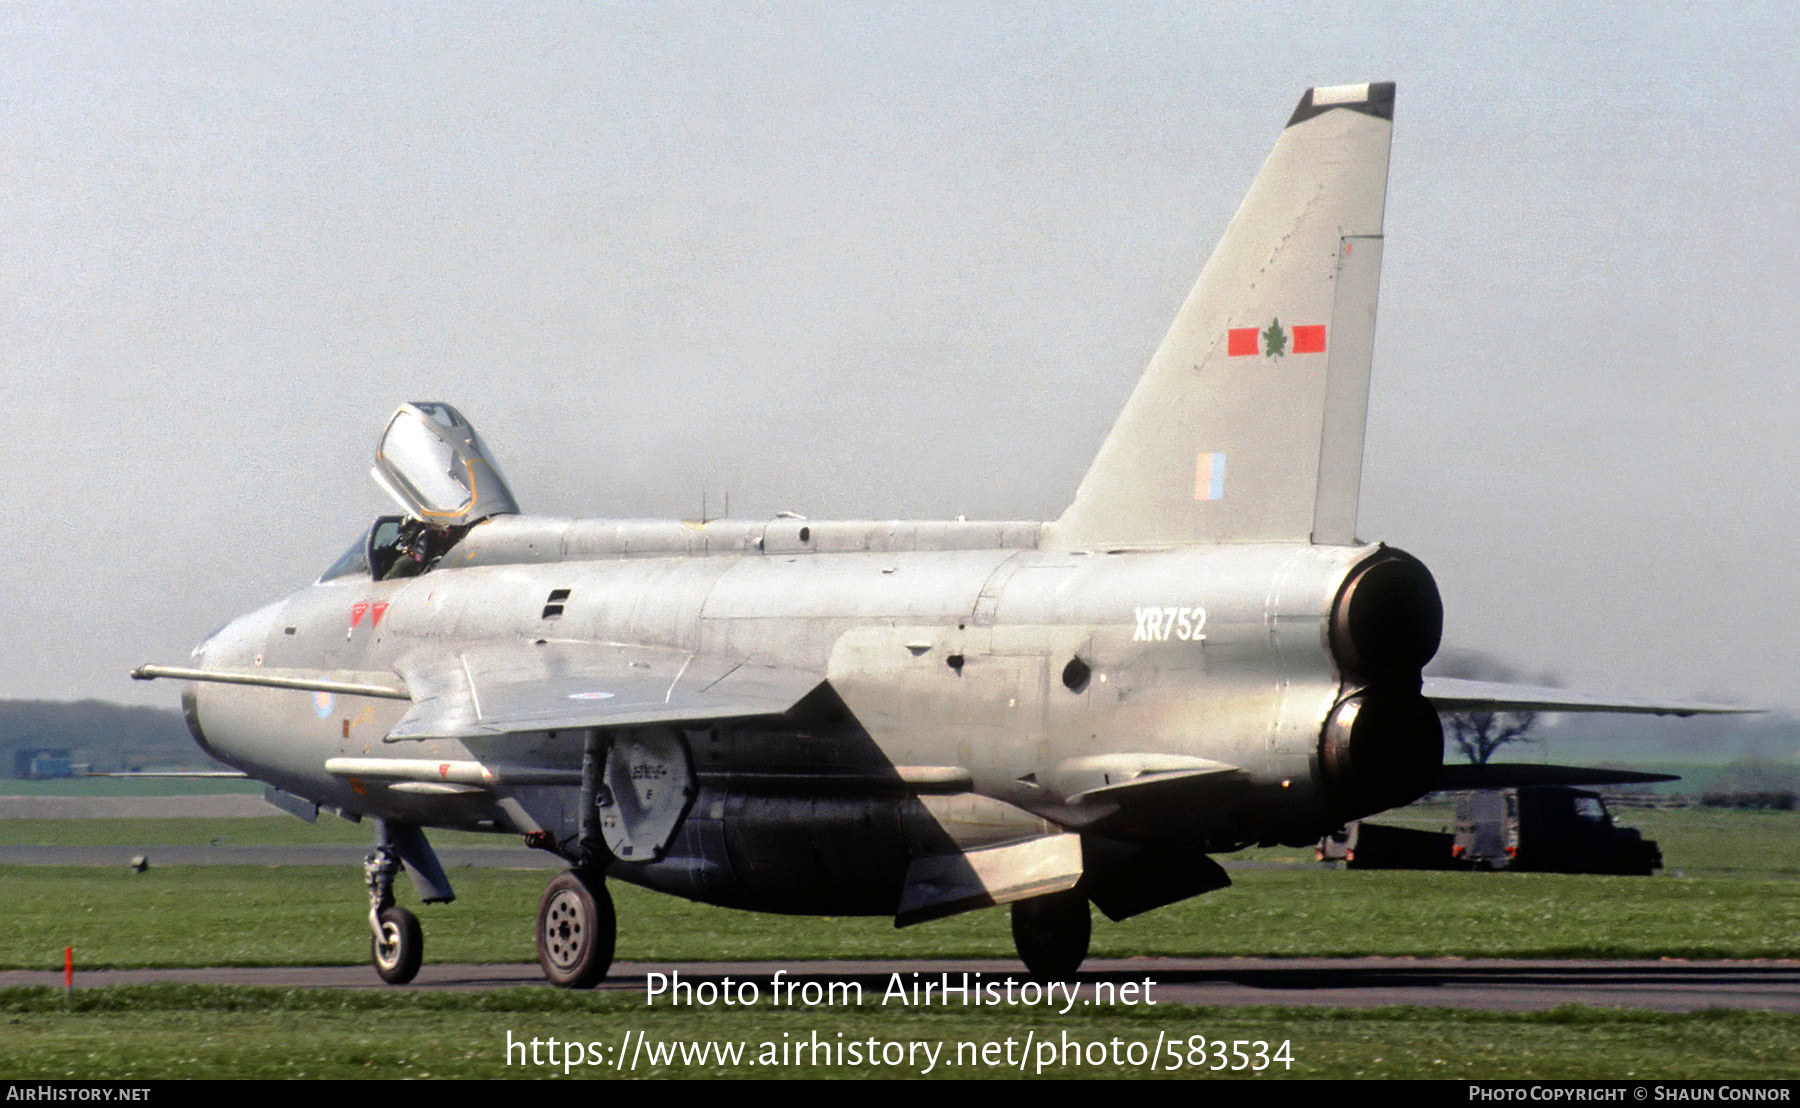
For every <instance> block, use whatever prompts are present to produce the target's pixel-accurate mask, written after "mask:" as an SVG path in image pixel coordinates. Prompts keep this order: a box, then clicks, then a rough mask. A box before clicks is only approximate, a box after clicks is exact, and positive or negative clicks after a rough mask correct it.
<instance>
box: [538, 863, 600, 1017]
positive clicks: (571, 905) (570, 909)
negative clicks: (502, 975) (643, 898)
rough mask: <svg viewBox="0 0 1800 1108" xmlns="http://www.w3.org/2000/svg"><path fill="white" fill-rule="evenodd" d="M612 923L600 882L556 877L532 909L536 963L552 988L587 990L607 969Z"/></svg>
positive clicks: (569, 874)
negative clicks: (534, 909)
mask: <svg viewBox="0 0 1800 1108" xmlns="http://www.w3.org/2000/svg"><path fill="white" fill-rule="evenodd" d="M617 938H618V923H617V920H616V919H615V917H614V915H613V903H612V896H611V894H609V893H608V892H607V891H606V882H605V881H604V880H603V879H601V878H599V877H590V876H588V875H587V874H584V873H583V872H582V871H580V870H573V869H572V870H567V871H565V872H563V873H561V874H558V875H557V877H556V879H555V880H554V881H552V882H550V887H549V888H547V889H545V890H544V899H543V901H542V902H540V903H539V904H538V916H537V949H538V963H539V964H540V965H542V966H543V967H544V976H545V977H547V978H549V979H550V983H551V984H552V985H556V986H558V987H560V988H564V989H591V988H593V987H594V986H595V985H598V984H599V983H600V982H601V981H602V980H603V979H604V978H605V977H606V971H607V970H609V969H611V968H612V960H613V944H614V942H615V941H616V940H617Z"/></svg>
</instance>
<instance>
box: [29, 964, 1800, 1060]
mask: <svg viewBox="0 0 1800 1108" xmlns="http://www.w3.org/2000/svg"><path fill="white" fill-rule="evenodd" d="M0 1019H3V1020H5V1022H6V1033H5V1035H4V1036H0V1078H8V1077H31V1078H58V1077H67V1078H80V1079H95V1078H133V1077H195V1078H220V1077H229V1078H245V1077H249V1078H260V1079H271V1078H274V1079H298V1078H345V1077H378V1078H398V1077H421V1078H422V1077H521V1076H530V1077H560V1076H563V1072H564V1071H563V1067H562V1066H560V1065H548V1064H540V1065H532V1064H531V1058H530V1055H529V1054H528V1053H527V1052H526V1051H525V1049H523V1048H522V1047H521V1048H515V1049H513V1050H512V1051H511V1052H510V1054H509V1051H508V1049H507V1044H508V1041H509V1036H510V1041H512V1042H514V1043H519V1044H526V1043H529V1041H530V1040H532V1039H539V1040H552V1039H554V1040H557V1041H558V1043H559V1046H560V1044H562V1043H578V1044H582V1046H581V1047H580V1048H578V1050H576V1051H574V1052H571V1053H573V1054H574V1055H575V1056H576V1057H579V1058H580V1059H581V1060H582V1061H583V1063H584V1065H582V1066H579V1067H574V1068H572V1069H571V1070H570V1071H569V1075H570V1076H579V1077H608V1078H610V1077H619V1076H635V1077H669V1076H673V1077H709V1076H725V1077H781V1078H791V1077H871V1076H874V1077H903V1078H904V1077H912V1076H917V1075H921V1074H925V1073H926V1072H927V1071H926V1067H927V1065H933V1068H932V1069H930V1071H929V1076H933V1077H999V1078H1008V1077H1020V1076H1044V1077H1086V1078H1118V1077H1127V1078H1136V1077H1157V1076H1173V1077H1238V1078H1252V1077H1254V1079H1257V1080H1272V1079H1278V1078H1330V1077H1337V1078H1361V1077H1386V1078H1393V1077H1402V1078H1418V1077H1426V1078H1503V1077H1512V1078H1519V1077H1530V1078H1535V1079H1550V1078H1568V1077H1589V1078H1592V1077H1611V1078H1639V1079H1643V1078H1660V1079H1677V1078H1707V1079H1712V1080H1720V1079H1726V1078H1739V1079H1746V1078H1765V1079H1767V1078H1786V1079H1792V1078H1793V1077H1794V1076H1795V1075H1796V1073H1800V1066H1797V1064H1796V1061H1795V1058H1796V1053H1795V1044H1796V1042H1800V1017H1796V1016H1791V1015H1776V1014H1767V1013H1756V1012H1710V1013H1695V1014H1691V1015H1690V1014H1665V1013H1643V1012H1604V1011H1597V1010H1593V1009H1581V1008H1562V1009H1556V1010H1553V1011H1550V1012H1540V1013H1523V1014H1521V1013H1496V1012H1458V1011H1446V1010H1442V1009H1426V1008H1387V1009H1371V1010H1360V1011H1348V1012H1346V1011H1331V1010H1293V1009H1276V1008H1192V1007H1176V1006H1170V1005H1159V1006H1157V1007H1154V1008H1150V1007H1119V1008H1116V1009H1085V1010H1083V1009H1076V1010H1074V1011H1071V1012H1070V1013H1069V1014H1067V1015H1060V1014H1056V1013H1054V1012H1037V1011H1031V1010H1025V1011H1020V1010H1017V1009H1009V1010H1008V1011H1006V1012H1005V1013H1004V1014H1003V1015H1001V1016H998V1017H996V1016H995V1015H993V1014H990V1013H985V1012H981V1011H980V1010H973V1011H972V1010H969V1009H964V1008H954V1007H952V1008H931V1009H910V1010H901V1011H896V1010H892V1009H889V1008H884V1007H882V1006H880V1005H879V1004H875V1003H864V1004H863V1005H861V1006H859V1007H848V1006H839V1007H833V1008H829V1009H825V1008H809V1007H788V1008H775V1007H773V1006H771V1005H769V1004H767V1003H764V1004H762V1005H759V1006H757V1007H753V1008H737V1009H726V1008H712V1009H701V1008H660V1009H651V1008H647V1007H646V1006H645V1004H644V1002H643V1000H642V999H641V998H640V997H638V996H636V995H626V994H619V993H604V994H572V993H566V992H557V991H554V990H550V989H506V990H499V991H495V992H490V993H482V994H442V993H438V994H418V993H387V992H374V991H370V992H352V991H342V990H336V991H334V990H310V991H308V990H294V991H283V990H279V989H250V988H220V987H209V986H143V987H125V988H118V989H108V990H100V991H96V992H91V993H77V994H76V996H75V997H74V998H73V999H72V1000H65V999H64V997H63V996H62V994H61V993H60V991H57V990H50V989H9V990H0ZM640 1036H642V1037H643V1040H647V1044H648V1045H647V1046H646V1047H645V1048H644V1049H641V1050H639V1051H635V1052H634V1051H632V1050H631V1049H630V1044H631V1042H632V1041H633V1040H637V1039H638V1038H639V1037H640ZM815 1037H817V1038H818V1039H820V1040H823V1042H824V1043H825V1044H826V1045H827V1047H828V1048H830V1049H831V1050H832V1051H833V1053H830V1054H827V1055H825V1056H824V1057H823V1058H818V1057H807V1056H806V1055H805V1054H802V1053H800V1052H797V1051H796V1050H795V1049H794V1048H795V1045H796V1044H798V1043H806V1042H809V1041H812V1040H813V1039H814V1038H815ZM1196 1039H1198V1040H1199V1041H1200V1043H1201V1044H1202V1045H1201V1047H1200V1051H1201V1053H1196V1048H1195V1041H1196ZM1159 1040H1160V1042H1161V1044H1162V1046H1161V1048H1160V1049H1159V1048H1158V1043H1159ZM640 1041H641V1040H640ZM1234 1041H1241V1042H1243V1044H1244V1046H1243V1048H1242V1049H1243V1051H1244V1053H1243V1055H1242V1056H1241V1058H1234V1057H1233V1056H1232V1054H1231V1050H1230V1046H1229V1045H1226V1047H1225V1049H1224V1050H1223V1051H1220V1050H1218V1049H1216V1046H1215V1044H1220V1043H1223V1044H1231V1043H1233V1042H1234ZM1009 1042H1010V1046H1009ZM1284 1042H1285V1043H1286V1044H1287V1049H1286V1051H1285V1052H1283V1051H1282V1050H1281V1044H1282V1043H1284ZM1257 1043H1262V1044H1267V1045H1266V1046H1265V1047H1264V1048H1263V1051H1262V1058H1258V1057H1257V1056H1256V1052H1257V1047H1256V1045H1255V1044H1257ZM589 1044H591V1046H589ZM674 1044H686V1048H687V1049H688V1050H690V1051H693V1050H695V1049H704V1050H706V1051H707V1055H706V1057H705V1058H694V1057H692V1055H691V1054H690V1056H689V1057H687V1058H685V1059H684V1058H683V1057H682V1056H681V1054H680V1053H679V1048H677V1047H675V1045H674ZM729 1044H737V1045H738V1046H740V1047H742V1048H743V1049H744V1050H745V1051H746V1053H745V1054H744V1055H743V1056H741V1057H740V1058H739V1059H738V1060H737V1061H736V1062H735V1063H733V1062H731V1061H721V1059H720V1057H719V1054H718V1051H719V1048H720V1047H722V1046H723V1047H726V1048H727V1049H729ZM852 1044H855V1045H856V1047H857V1048H858V1049H859V1050H861V1051H862V1052H864V1053H865V1054H866V1053H868V1052H869V1051H870V1050H871V1049H874V1050H879V1051H883V1052H887V1053H888V1054H889V1056H890V1058H891V1059H892V1061H893V1063H894V1064H891V1065H881V1064H877V1065H869V1064H866V1063H862V1064H859V1063H858V1062H857V1061H856V1060H855V1059H854V1058H853V1057H852V1056H851V1055H849V1053H848V1051H849V1049H850V1047H851V1045H852ZM864 1044H869V1045H864ZM915 1044H916V1045H915ZM783 1047H786V1048H787V1050H788V1055H787V1057H786V1059H784V1058H783V1057H782V1054H781V1050H782V1048H783ZM984 1047H985V1048H986V1049H987V1050H988V1051H989V1059H990V1061H988V1063H987V1064H983V1060H982V1055H981V1051H982V1049H983V1048H984ZM659 1048H660V1050H661V1051H672V1052H673V1053H672V1054H670V1055H664V1060H663V1061H660V1062H657V1061H653V1060H652V1058H653V1054H654V1053H657V1052H659ZM933 1049H935V1051H936V1052H937V1053H936V1055H935V1064H934V1056H933V1055H932V1054H931V1053H929V1051H931V1050H933ZM959 1049H960V1050H961V1057H962V1064H960V1065H959V1064H956V1059H957V1052H958V1051H959ZM839 1051H841V1052H842V1053H837V1052H839ZM1009 1053H1010V1061H1011V1062H1013V1063H1014V1064H1008V1063H1009ZM1282 1054H1285V1057H1286V1058H1287V1059H1288V1060H1289V1061H1288V1062H1287V1063H1286V1064H1283V1062H1281V1061H1278V1060H1276V1059H1277V1058H1278V1057H1279V1056H1281V1055H1282ZM621 1055H625V1056H626V1058H627V1062H626V1063H621V1062H620V1061H619V1058H620V1056H621ZM909 1055H910V1056H909ZM564 1056H566V1055H565V1054H564V1052H563V1051H561V1050H559V1051H558V1054H557V1057H558V1059H559V1060H560V1059H561V1058H562V1057H564ZM538 1057H539V1060H540V1062H543V1063H548V1062H549V1059H550V1055H549V1053H548V1047H544V1048H542V1049H540V1052H539V1055H538ZM759 1059H763V1060H764V1061H762V1063H761V1064H759V1061H758V1060H759ZM590 1060H591V1061H593V1062H597V1063H599V1064H595V1065H589V1064H585V1063H589V1062H590ZM509 1061H510V1064H509ZM1259 1062H1260V1063H1261V1066H1260V1069H1261V1072H1260V1073H1256V1072H1255V1071H1254V1067H1258V1064H1259ZM784 1063H785V1064H784ZM1177 1063H1178V1064H1180V1066H1181V1068H1180V1069H1179V1070H1172V1069H1171V1066H1172V1065H1174V1064H1177ZM626 1065H630V1068H629V1069H627V1068H625V1066H626ZM1215 1066H1217V1067H1219V1070H1218V1071H1215V1070H1214V1069H1213V1067H1215ZM1234 1066H1237V1067H1239V1068H1238V1070H1237V1071H1236V1072H1233V1068H1232V1067H1234ZM1040 1067H1041V1068H1040Z"/></svg>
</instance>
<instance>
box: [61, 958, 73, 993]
mask: <svg viewBox="0 0 1800 1108" xmlns="http://www.w3.org/2000/svg"><path fill="white" fill-rule="evenodd" d="M63 992H65V993H68V994H69V995H71V996H73V995H74V994H75V948H74V947H72V946H65V947H63Z"/></svg>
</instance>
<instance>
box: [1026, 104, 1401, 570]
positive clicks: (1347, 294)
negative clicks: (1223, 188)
mask: <svg viewBox="0 0 1800 1108" xmlns="http://www.w3.org/2000/svg"><path fill="white" fill-rule="evenodd" d="M1393 118H1394V86H1393V85H1392V84H1391V83H1383V84H1369V85H1341V86H1338V87H1335V88H1315V89H1309V90H1308V91H1307V93H1306V95H1304V96H1302V97H1301V98H1300V106H1299V107H1298V108H1296V109H1295V110H1294V115H1293V118H1291V119H1289V120H1288V124H1287V128H1286V130H1284V131H1283V132H1282V133H1281V138H1280V139H1279V140H1278V141H1277V142H1276V143H1275V150H1274V152H1273V153H1271V154H1270V155H1269V160H1268V161H1267V162H1265V163H1264V164H1263V168H1262V172H1261V173H1260V174H1258V175H1257V178H1256V183H1255V184H1253V185H1251V186H1250V193H1249V195H1248V196H1247V197H1245V199H1244V203H1243V206H1242V207H1240V208H1239V209H1238V212H1237V215H1236V217H1235V218H1233V219H1232V221H1231V226H1230V227H1229V228H1227V229H1226V231H1225V237H1224V238H1223V239H1222V240H1220V242H1219V246H1218V248H1217V249H1216V250H1214V251H1213V256H1212V259H1211V260H1210V261H1208V262H1207V263H1206V268H1205V269H1204V270H1203V271H1202V272H1201V274H1200V280H1199V282H1198V283H1197V284H1196V285H1195V286H1194V290H1193V291H1192V292H1191V293H1189V294H1188V298H1187V302H1186V303H1185V304H1183V305H1182V307H1181V312H1180V314H1178V315H1177V316H1176V317H1175V322H1174V324H1173V325H1171V326H1170V328H1169V333H1168V334H1167V335H1166V336H1165V337H1164V338H1163V341H1162V345H1161V346H1160V347H1159V348H1158V349H1157V351H1156V354H1155V356H1154V357H1152V358H1151V359H1150V367H1149V368H1148V369H1147V370H1145V372H1144V376H1143V378H1142V379H1141V380H1140V381H1139V382H1138V385H1137V389H1136V390H1135V391H1134V392H1133V393H1132V394H1131V399H1130V400H1129V401H1128V402H1127V403H1126V405H1125V411H1124V412H1123V413H1122V414H1121V415H1120V416H1119V420H1118V422H1117V423H1115V424H1114V425H1113V429H1112V431H1111V433H1110V434H1108V435H1107V437H1106V442H1105V443H1104V444H1103V445H1102V446H1101V448H1100V454H1099V456H1098V457H1097V458H1096V459H1095V460H1094V464H1093V467H1092V468H1091V469H1089V470H1088V473H1087V476H1086V477H1085V478H1083V479H1082V482H1081V487H1080V488H1079V489H1078V490H1076V493H1075V501H1074V503H1072V504H1071V505H1070V506H1069V508H1068V510H1067V511H1065V512H1064V513H1063V515H1062V518H1061V519H1059V520H1057V521H1056V523H1055V524H1053V525H1052V526H1051V528H1050V530H1049V533H1048V534H1047V536H1046V538H1047V539H1048V540H1049V541H1050V542H1052V543H1054V544H1055V545H1057V546H1061V547H1097V546H1113V547H1120V546H1164V545H1171V544H1179V543H1194V542H1277V541H1281V542H1307V541H1311V542H1315V543H1351V542H1354V541H1355V532H1356V497H1357V491H1358V487H1359V485H1360V484H1361V481H1362V450H1363V425H1364V422H1365V416H1366V413H1367V410H1368V396H1369V363H1370V357H1371V354H1372V351H1373V348H1374V339H1375V297H1376V292H1377V286H1378V285H1379V283H1380V280H1381V219H1382V209H1383V207H1384V205H1385V202H1386V196H1387V168H1388V144H1389V138H1390V136H1391V134H1392V132H1393Z"/></svg>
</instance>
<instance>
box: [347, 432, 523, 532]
mask: <svg viewBox="0 0 1800 1108" xmlns="http://www.w3.org/2000/svg"><path fill="white" fill-rule="evenodd" d="M369 472H370V474H371V475H372V476H373V477H374V478H375V481H376V483H377V484H379V485H380V486H381V487H382V488H383V489H385V490H387V494H388V495H389V496H391V497H393V498H394V500H395V501H396V502H397V503H398V504H399V505H400V507H401V508H402V509H403V510H404V511H405V512H406V514H407V515H409V516H412V517H413V518H414V519H417V520H419V521H421V522H423V523H427V524H430V525H431V526H432V527H434V528H451V527H466V526H468V525H469V524H471V523H475V522H477V521H479V520H483V519H486V518H488V517H489V516H497V515H516V514H517V513H518V511H519V504H518V502H517V501H516V500H514V499H513V495H512V490H511V489H510V488H508V487H507V484H506V478H505V477H502V476H501V475H500V469H499V467H498V466H496V465H495V464H494V462H493V459H492V458H491V457H490V456H489V455H488V451H487V445H486V444H485V443H483V442H482V441H481V436H480V435H478V434H476V432H475V427H474V425H473V424H471V423H470V422H469V421H468V420H467V419H465V418H463V414H462V413H461V412H459V411H457V410H456V409H455V408H452V407H451V406H450V405H448V404H441V403H438V402H436V401H421V402H419V403H415V404H402V405H400V410H399V411H397V412H395V413H394V417H393V418H392V419H390V420H388V425H387V430H385V431H383V432H382V434H381V442H380V444H379V445H377V446H376V448H375V465H374V468H372V469H371V470H370V471H369Z"/></svg>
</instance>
